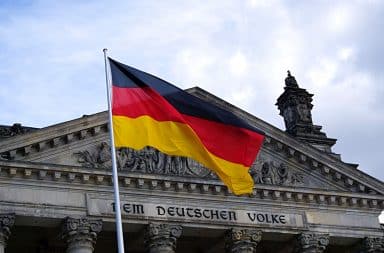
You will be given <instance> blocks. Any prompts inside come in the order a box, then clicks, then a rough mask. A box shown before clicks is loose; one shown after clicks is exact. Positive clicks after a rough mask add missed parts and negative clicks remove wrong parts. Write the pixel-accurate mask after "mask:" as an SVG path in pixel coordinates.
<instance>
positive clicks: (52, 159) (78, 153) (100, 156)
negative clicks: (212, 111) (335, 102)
mask: <svg viewBox="0 0 384 253" xmlns="http://www.w3.org/2000/svg"><path fill="white" fill-rule="evenodd" d="M189 92H190V93H192V94H194V95H196V96H199V97H201V98H203V99H206V100H209V101H211V102H213V103H215V104H217V105H218V106H221V107H224V108H226V109H227V110H230V111H232V112H234V113H235V114H237V115H238V116H240V117H242V118H244V119H245V120H247V121H248V122H249V123H250V124H252V125H254V126H255V127H257V128H259V129H261V130H262V131H264V132H265V133H266V138H265V142H264V144H263V147H262V150H261V151H260V153H259V155H258V157H257V159H256V161H255V163H254V164H253V166H252V168H251V170H250V173H251V175H252V177H253V178H254V181H255V183H256V184H257V185H270V186H276V187H282V186H283V187H293V188H303V189H315V190H324V191H340V192H354V193H370V194H380V195H382V194H384V187H383V183H382V182H380V181H379V180H377V179H374V178H372V177H370V176H369V175H367V174H365V173H363V172H361V171H359V170H358V169H356V168H354V167H353V166H350V165H348V164H346V163H343V162H342V161H340V160H338V159H336V158H335V157H333V156H332V155H329V154H326V153H324V152H322V151H320V150H317V149H316V148H314V147H312V146H310V145H308V144H305V143H302V142H299V141H297V140H296V139H294V138H292V137H291V136H289V135H287V134H286V133H285V132H283V131H281V130H280V129H278V128H275V127H273V126H272V125H270V124H268V123H266V122H264V121H262V120H260V119H258V118H256V117H254V116H253V115H250V114H248V113H247V112H245V111H242V110H240V109H239V108H236V107H234V106H233V105H231V104H229V103H227V102H225V101H223V100H221V99H219V98H217V97H215V96H213V95H212V94H210V93H208V92H206V91H204V90H202V89H200V88H193V89H190V90H189ZM107 118H108V116H107V113H106V112H101V113H97V114H94V115H90V116H83V117H82V118H79V119H75V120H72V121H68V122H64V123H60V124H57V125H53V126H49V127H46V128H42V129H39V130H35V131H33V132H31V133H26V134H23V135H16V136H13V137H11V138H7V139H2V140H0V155H1V159H3V160H9V161H28V162H36V163H40V164H41V163H46V164H58V165H68V166H77V167H86V168H91V169H94V170H98V171H100V170H110V168H111V155H110V151H109V134H108V124H107ZM117 157H118V167H119V169H120V171H122V172H124V171H126V172H135V173H141V174H161V175H167V176H177V177H185V178H195V179H196V178H198V179H201V180H209V181H211V180H217V178H216V176H215V175H214V173H212V172H210V171H209V170H207V169H205V168H204V167H202V166H201V165H200V164H198V163H196V162H195V161H193V160H190V159H186V158H181V157H170V156H167V155H164V154H162V153H160V152H158V151H157V150H155V149H153V148H145V149H143V150H141V151H134V150H131V149H120V150H118V151H117Z"/></svg>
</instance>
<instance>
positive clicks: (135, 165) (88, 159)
mask: <svg viewBox="0 0 384 253" xmlns="http://www.w3.org/2000/svg"><path fill="white" fill-rule="evenodd" d="M74 155H75V156H76V157H77V158H78V159H77V161H78V163H80V164H81V165H83V166H85V167H93V168H110V167H111V155H110V146H109V145H108V144H107V143H106V142H102V143H101V144H100V145H98V146H97V147H96V149H94V150H84V151H80V152H75V153H74ZM116 156H117V166H118V168H119V170H122V171H132V172H141V173H148V174H165V175H175V176H192V177H202V178H216V175H215V174H214V173H213V172H211V171H210V170H208V169H206V168H204V166H202V165H201V164H199V163H198V162H196V161H194V160H192V159H189V158H185V157H179V156H169V155H165V154H164V153H162V152H160V151H158V150H156V149H154V148H151V147H145V148H144V149H142V150H140V151H137V150H134V149H130V148H120V149H118V150H117V152H116Z"/></svg>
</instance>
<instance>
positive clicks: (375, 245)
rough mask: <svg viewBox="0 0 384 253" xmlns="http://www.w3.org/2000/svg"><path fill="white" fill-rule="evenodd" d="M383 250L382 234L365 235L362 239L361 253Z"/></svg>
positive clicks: (383, 240) (380, 252)
mask: <svg viewBox="0 0 384 253" xmlns="http://www.w3.org/2000/svg"><path fill="white" fill-rule="evenodd" d="M382 252H384V235H383V236H382V237H365V238H364V239H363V241H362V246H361V253H382Z"/></svg>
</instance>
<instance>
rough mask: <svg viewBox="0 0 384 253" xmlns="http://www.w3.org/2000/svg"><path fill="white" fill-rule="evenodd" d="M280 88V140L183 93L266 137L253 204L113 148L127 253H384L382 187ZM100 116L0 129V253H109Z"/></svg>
mask: <svg viewBox="0 0 384 253" xmlns="http://www.w3.org/2000/svg"><path fill="white" fill-rule="evenodd" d="M285 84H286V85H285V88H284V92H283V94H282V95H281V96H280V97H279V98H278V100H277V104H276V105H277V106H278V108H279V110H280V114H281V115H282V116H283V118H284V121H285V125H286V131H282V130H280V129H278V128H276V127H274V126H272V125H270V124H268V123H266V122H264V121H262V120H260V119H258V118H256V117H255V116H253V115H250V114H249V113H247V112H245V111H242V110H240V109H239V108H236V107H234V106H233V105H231V104H229V103H227V102H225V101H223V100H221V99H219V98H217V97H215V96H213V95H212V94H209V93H208V92H206V91H204V90H202V89H200V88H192V89H190V90H188V92H190V93H191V94H193V95H195V96H199V97H201V98H203V99H206V100H209V101H211V102H212V103H215V104H217V105H219V106H221V107H223V108H226V109H228V110H230V111H232V112H234V113H235V114H237V115H238V116H240V117H242V118H243V119H245V120H246V121H248V122H249V123H250V124H252V125H253V126H255V127H257V128H259V129H261V130H263V131H264V132H265V133H266V138H265V141H264V144H263V147H262V150H261V151H260V153H259V155H258V157H257V159H256V160H255V162H254V164H253V166H252V168H251V170H250V173H251V175H252V177H253V179H254V181H255V187H254V190H253V193H252V194H249V195H243V196H234V195H233V194H232V193H231V192H229V191H228V189H227V188H226V187H225V186H224V185H223V184H222V183H221V182H220V181H219V180H218V179H217V177H216V176H215V174H214V173H212V172H211V171H209V170H207V169H206V168H204V167H203V166H201V165H200V164H198V163H197V162H195V161H193V160H191V159H187V158H183V157H172V156H167V155H165V154H162V153H161V152H159V151H157V150H155V149H153V148H149V147H147V148H145V149H143V150H140V151H135V150H131V149H128V148H125V149H119V150H117V161H118V169H119V183H120V191H121V192H120V193H121V201H122V206H121V208H122V210H121V211H122V216H123V229H124V239H125V248H126V252H132V253H139V252H150V253H160V252H161V253H163V252H185V253H192V252H206V253H216V252H231V253H240V252H258V253H266V252H276V253H283V252H295V253H296V252H301V253H310V252H311V253H312V252H313V253H321V252H329V253H343V252H344V253H352V252H384V239H383V230H382V228H381V227H380V224H379V221H378V215H379V214H380V212H381V211H382V209H383V207H384V196H383V194H384V184H383V182H381V181H379V180H377V179H375V178H373V177H371V176H369V175H367V174H365V173H364V172H362V171H360V170H358V169H357V166H356V165H353V164H348V163H345V162H343V161H342V160H341V159H340V156H339V155H337V154H335V153H333V152H332V146H333V145H334V144H335V143H336V140H335V139H332V138H328V137H327V136H326V134H325V133H324V132H321V131H320V130H321V126H317V125H314V124H313V122H312V115H311V109H312V107H313V105H312V96H313V95H312V94H310V93H308V92H307V91H306V90H305V89H302V88H300V87H299V85H298V84H297V82H296V80H295V78H294V77H293V76H292V75H291V74H290V73H288V77H287V78H286V81H285ZM107 118H108V117H107V113H106V112H101V113H97V114H94V115H89V116H83V117H81V118H79V119H75V120H72V121H68V122H64V123H60V124H57V125H53V126H49V127H46V128H41V129H35V128H25V127H23V126H21V125H20V124H15V125H13V126H0V135H1V136H0V253H2V252H7V253H16V252H17V253H48V252H49V253H62V252H68V253H91V252H96V253H101V252H116V239H115V224H114V211H115V210H114V203H113V187H112V176H111V154H110V152H109V141H108V131H109V128H108V123H107ZM233 145H236V143H233Z"/></svg>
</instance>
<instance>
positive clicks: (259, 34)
mask: <svg viewBox="0 0 384 253" xmlns="http://www.w3.org/2000/svg"><path fill="white" fill-rule="evenodd" d="M383 17H384V1H369V0H365V1H354V0H348V1H326V0H324V1H278V0H276V1H275V0H249V1H247V0H233V1H227V0H217V1H216V0H212V1H166V0H164V1H155V0H153V1H146V0H144V1H124V0H121V1H102V0H100V1H98V0H66V1H59V0H57V1H53V0H1V1H0V88H1V89H0V124H5V125H10V124H13V123H14V122H19V123H22V124H23V125H26V126H34V127H44V126H48V125H52V124H56V123H59V122H63V121H67V120H71V119H74V118H78V117H81V116H82V115H83V114H92V113H96V112H99V111H102V110H106V108H107V106H106V104H107V103H106V95H105V92H106V91H105V77H104V66H103V55H102V49H103V48H104V47H107V48H109V53H110V56H111V57H113V58H115V59H117V60H120V61H122V62H124V63H126V64H128V65H131V66H134V67H137V68H139V69H142V70H144V71H146V72H150V73H152V74H155V75H157V76H159V77H161V78H163V79H165V80H168V81H170V82H172V83H174V84H176V85H178V86H179V87H181V88H189V87H192V86H200V87H201V88H203V89H205V90H207V91H209V92H211V93H213V94H215V95H217V96H219V97H221V98H223V99H225V100H227V101H228V102H230V103H232V104H234V105H236V106H238V107H240V108H242V109H245V110H247V111H249V112H250V113H252V114H254V115H255V116H257V117H259V118H261V119H263V120H265V121H267V122H269V123H271V124H273V125H275V126H277V127H279V128H281V129H284V126H283V120H282V118H281V117H280V116H279V115H278V111H277V108H276V106H275V105H274V104H275V102H276V99H277V97H278V96H279V95H280V94H281V93H282V92H283V86H284V78H285V77H286V71H287V70H288V69H289V70H291V71H292V73H293V75H294V76H296V79H297V81H298V83H299V85H300V87H302V88H306V89H307V90H308V91H309V92H310V93H313V94H315V96H314V102H313V103H314V105H315V106H314V109H313V120H314V123H315V124H319V125H322V126H323V130H324V131H325V132H326V133H327V135H328V136H329V137H332V138H337V139H338V143H337V144H336V145H335V147H334V151H335V152H337V153H341V155H342V159H343V160H344V161H346V162H351V163H359V164H360V167H359V168H360V169H361V170H363V171H365V172H366V173H368V174H370V175H372V176H374V177H377V178H379V179H381V180H384V168H383V167H384V165H383V163H384V148H383V141H384V106H383V103H384V102H383V99H382V98H383V97H384V88H383V87H384V50H383V47H384V41H383V40H384V39H383V38H384V36H383V33H382V29H383V27H384V24H383V23H384V18H383Z"/></svg>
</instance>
